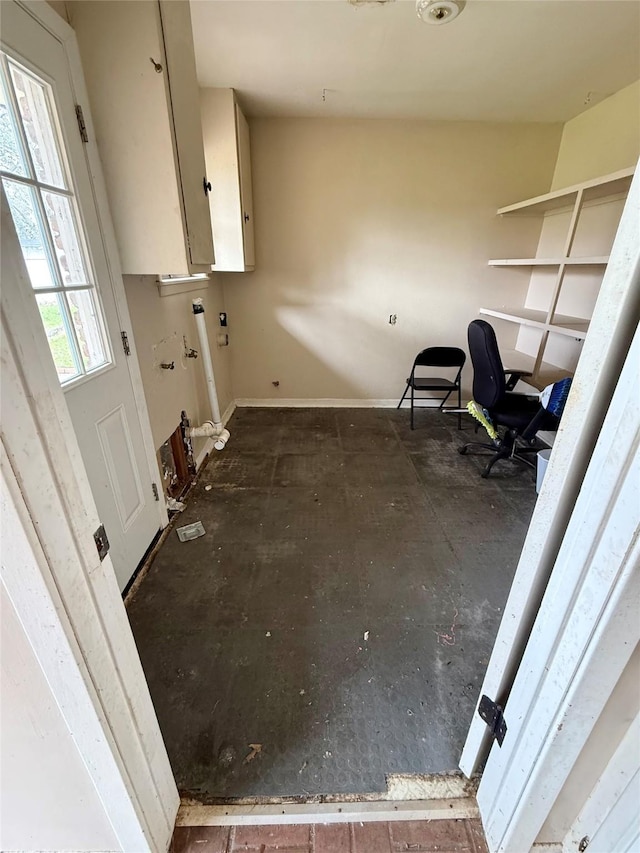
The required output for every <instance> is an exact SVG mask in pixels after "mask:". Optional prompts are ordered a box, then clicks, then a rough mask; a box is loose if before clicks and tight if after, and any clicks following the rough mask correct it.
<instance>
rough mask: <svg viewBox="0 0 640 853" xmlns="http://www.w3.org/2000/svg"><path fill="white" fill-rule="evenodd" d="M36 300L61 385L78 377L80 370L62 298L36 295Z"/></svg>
mask: <svg viewBox="0 0 640 853" xmlns="http://www.w3.org/2000/svg"><path fill="white" fill-rule="evenodd" d="M36 300H37V302H38V308H39V310H40V317H41V318H42V325H43V326H44V330H45V333H46V335H47V340H48V342H49V349H50V350H51V355H52V356H53V362H54V364H55V366H56V371H57V372H58V378H59V380H60V382H61V383H64V382H68V381H69V380H70V379H74V378H75V377H76V376H79V375H80V373H81V370H80V367H79V365H78V362H77V356H76V355H75V347H74V345H73V338H72V334H71V330H70V328H69V320H68V317H67V316H66V311H65V309H64V301H63V300H64V297H63V296H62V294H60V293H38V294H37V295H36Z"/></svg>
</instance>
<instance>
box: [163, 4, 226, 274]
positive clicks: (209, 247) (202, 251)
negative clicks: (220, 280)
mask: <svg viewBox="0 0 640 853" xmlns="http://www.w3.org/2000/svg"><path fill="white" fill-rule="evenodd" d="M159 5H160V17H161V21H162V31H163V38H164V47H165V57H166V62H167V74H168V80H169V93H170V98H171V113H172V118H173V128H174V135H175V147H176V157H177V164H178V171H179V180H180V184H181V188H182V199H183V206H184V218H185V231H186V239H187V247H188V252H189V257H190V260H191V264H193V265H194V266H203V267H207V268H208V267H210V266H211V264H213V262H214V256H213V237H212V235H211V212H210V210H209V196H208V193H207V192H206V191H205V186H204V184H205V183H206V175H205V162H204V144H203V141H202V125H201V122H200V101H199V91H198V83H197V77H196V60H195V54H194V49H193V33H192V30H191V12H190V10H189V3H188V2H187V0H159Z"/></svg>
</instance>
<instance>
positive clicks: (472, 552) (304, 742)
mask: <svg viewBox="0 0 640 853" xmlns="http://www.w3.org/2000/svg"><path fill="white" fill-rule="evenodd" d="M229 428H230V430H231V439H230V441H229V443H228V445H227V449H226V450H225V451H224V452H223V453H220V454H216V455H215V456H213V457H212V458H211V460H210V462H209V464H208V466H207V467H206V469H205V470H204V471H203V472H202V473H201V474H200V476H199V478H198V483H197V485H196V487H195V488H194V489H193V491H192V493H191V495H190V497H189V500H188V507H187V509H186V510H185V511H184V512H183V513H182V515H181V517H180V520H179V523H183V524H184V523H189V522H192V521H196V520H201V521H202V522H203V524H204V527H205V529H206V535H205V536H204V537H202V538H200V539H197V540H194V541H192V542H187V543H180V542H179V540H178V537H177V535H176V533H175V531H171V533H170V535H169V537H168V538H167V540H166V542H165V543H164V545H163V547H162V549H161V550H160V553H159V554H158V556H157V557H156V559H155V561H154V563H153V565H152V566H151V568H150V570H149V572H148V574H147V576H146V577H145V579H144V581H143V582H142V584H141V585H140V587H139V590H138V592H137V593H136V595H135V597H134V598H133V600H132V601H131V602H130V603H129V604H128V612H129V617H130V620H131V624H132V627H133V632H134V635H135V638H136V642H137V645H138V648H139V651H140V655H141V658H142V663H143V666H144V670H145V673H146V676H147V680H148V682H149V687H150V689H151V694H152V697H153V701H154V704H155V708H156V712H157V714H158V719H159V722H160V727H161V729H162V732H163V735H164V738H165V742H166V744H167V748H168V751H169V757H170V760H171V763H172V766H173V770H174V773H175V775H176V779H177V782H178V786H179V788H180V790H181V791H182V792H183V793H184V794H186V795H190V796H193V797H196V798H197V799H198V800H200V801H203V802H216V801H218V800H220V799H228V798H242V797H255V796H258V797H273V796H302V797H304V796H311V795H319V794H320V795H321V794H329V793H332V794H336V793H337V794H340V793H349V794H357V793H375V792H380V791H384V790H385V789H386V775H387V774H389V773H427V774H432V773H452V772H456V771H457V763H458V758H459V755H460V751H461V748H462V745H463V742H464V738H465V735H466V732H467V729H468V726H469V721H470V718H471V715H472V713H473V710H474V706H475V701H476V699H477V696H478V692H479V688H480V685H481V682H482V677H483V674H484V671H485V668H486V665H487V662H488V658H489V654H490V652H491V648H492V645H493V641H494V638H495V634H496V632H497V628H498V624H499V620H500V616H501V612H502V608H503V606H504V602H505V600H506V598H507V594H508V590H509V586H510V583H511V580H512V576H513V572H514V570H515V566H516V563H517V560H518V556H519V553H520V550H521V547H522V543H523V540H524V536H525V533H526V529H527V525H528V522H529V518H530V515H531V511H532V508H533V506H534V502H535V489H534V484H533V476H532V473H531V472H529V470H527V469H521V468H519V467H516V466H513V465H511V464H510V463H508V462H505V463H501V464H499V465H498V466H496V468H495V469H494V472H495V473H493V474H492V477H491V478H490V479H489V480H483V479H481V478H480V476H479V472H480V470H481V469H482V464H481V462H480V460H479V459H478V458H474V457H471V456H464V457H463V456H460V455H459V454H458V453H457V447H458V446H459V445H460V444H461V443H462V442H463V441H465V440H469V439H470V438H473V432H472V426H471V423H470V422H468V423H467V424H465V430H463V431H462V432H459V431H458V430H457V419H456V418H455V417H454V416H450V415H444V414H442V413H438V412H434V411H424V410H423V411H421V412H420V413H419V414H418V416H417V429H416V430H415V431H413V432H412V431H411V430H410V429H409V413H408V411H406V410H403V411H400V412H398V411H395V410H386V409H240V410H238V411H237V412H236V413H235V414H234V416H233V419H232V421H231V423H230V424H229ZM252 744H257V746H256V747H255V748H254V747H252V746H251V745H252Z"/></svg>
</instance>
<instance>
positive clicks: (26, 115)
mask: <svg viewBox="0 0 640 853" xmlns="http://www.w3.org/2000/svg"><path fill="white" fill-rule="evenodd" d="M0 59H1V72H2V73H1V74H0V169H2V171H3V172H4V173H5V175H6V173H9V174H10V175H12V176H14V179H13V180H12V179H11V178H10V177H8V176H5V177H3V179H2V183H3V186H4V189H5V192H6V195H7V199H8V201H9V207H10V209H11V214H12V218H13V220H14V224H15V227H16V232H17V234H18V240H19V242H20V246H21V248H22V253H23V256H24V260H25V264H26V267H27V272H28V273H29V278H30V280H31V285H32V287H33V288H34V290H35V291H36V297H35V298H36V302H37V305H38V309H39V312H40V317H41V319H42V324H43V326H44V330H45V334H46V336H47V341H48V343H49V348H50V350H51V355H52V357H53V361H54V364H55V367H56V371H57V373H58V378H59V380H60V383H61V384H67V383H69V382H71V381H72V380H74V379H78V378H80V377H82V376H83V375H85V374H87V373H90V372H92V371H95V370H97V369H99V368H101V367H104V366H105V365H108V364H109V363H110V362H111V354H110V352H109V348H108V345H107V335H106V328H105V324H104V320H103V317H102V310H101V306H100V300H99V297H98V294H97V292H96V291H95V288H94V286H93V282H92V276H91V274H90V266H89V264H88V260H87V259H88V255H87V250H86V244H85V241H84V235H83V232H82V231H81V229H80V228H79V227H78V223H79V216H78V210H77V207H76V202H75V199H74V196H73V191H72V189H71V185H70V183H69V182H68V179H67V171H66V168H65V161H64V159H63V155H62V154H61V151H62V149H61V136H60V131H59V128H58V123H57V114H56V110H55V105H54V101H53V97H52V91H51V88H50V86H49V85H48V84H47V83H45V82H44V81H41V80H39V79H38V78H37V77H35V76H34V75H33V74H32V73H31V72H29V71H27V70H26V69H24V68H22V67H21V66H20V65H18V64H17V63H15V62H14V61H12V60H11V59H9V58H8V57H7V56H6V55H5V54H1V55H0ZM67 287H69V288H74V289H73V290H68V291H67V290H66V288H67Z"/></svg>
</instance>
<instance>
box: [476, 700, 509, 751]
mask: <svg viewBox="0 0 640 853" xmlns="http://www.w3.org/2000/svg"><path fill="white" fill-rule="evenodd" d="M502 710H503V709H502V707H501V706H500V705H498V703H497V702H494V701H493V699H489V697H488V696H483V697H482V699H481V700H480V704H479V705H478V714H479V715H480V717H482V719H483V720H484V721H485V723H486V724H487V726H488V727H489V729H490V730H491V736H492V737H493V738H494V740H497V741H498V746H502V742H503V741H504V737H505V735H506V733H507V723H506V720H505V718H504V716H503V714H502Z"/></svg>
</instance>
